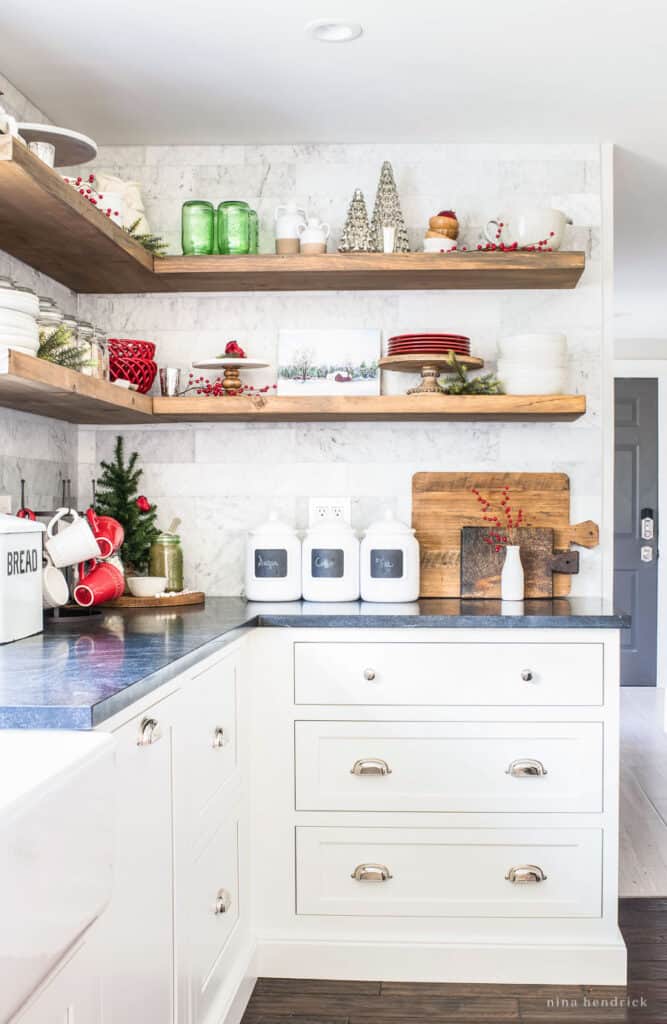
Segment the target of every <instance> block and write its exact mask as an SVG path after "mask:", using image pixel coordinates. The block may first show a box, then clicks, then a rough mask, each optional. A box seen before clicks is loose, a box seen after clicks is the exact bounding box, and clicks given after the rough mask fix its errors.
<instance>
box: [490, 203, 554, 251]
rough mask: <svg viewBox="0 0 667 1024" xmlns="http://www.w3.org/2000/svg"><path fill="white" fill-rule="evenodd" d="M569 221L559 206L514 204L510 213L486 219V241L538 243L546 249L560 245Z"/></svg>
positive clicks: (522, 243)
mask: <svg viewBox="0 0 667 1024" xmlns="http://www.w3.org/2000/svg"><path fill="white" fill-rule="evenodd" d="M571 223H572V221H571V220H570V218H569V217H567V216H566V215H565V214H564V213H563V212H562V211H561V210H551V209H549V208H548V207H545V206H533V207H517V209H516V210H513V211H511V212H509V213H504V214H500V215H499V216H498V217H496V218H495V219H494V220H490V221H488V223H487V224H486V226H485V228H484V235H485V237H486V239H487V241H489V242H492V243H493V244H494V245H501V244H503V245H506V246H507V245H513V244H514V243H515V242H516V243H517V245H518V246H519V247H520V248H525V247H526V246H532V245H534V246H538V245H539V244H540V243H546V245H543V246H542V247H543V248H545V249H553V250H554V251H555V250H556V249H560V247H561V245H562V242H563V235H564V233H565V227H566V225H567V224H571Z"/></svg>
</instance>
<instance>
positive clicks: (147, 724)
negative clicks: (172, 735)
mask: <svg viewBox="0 0 667 1024" xmlns="http://www.w3.org/2000/svg"><path fill="white" fill-rule="evenodd" d="M161 738H162V729H161V728H160V726H159V724H158V722H157V720H156V719H155V718H144V719H143V720H142V722H141V725H140V726H139V735H138V736H137V746H138V747H149V746H150V745H151V743H157V741H158V740H159V739H161Z"/></svg>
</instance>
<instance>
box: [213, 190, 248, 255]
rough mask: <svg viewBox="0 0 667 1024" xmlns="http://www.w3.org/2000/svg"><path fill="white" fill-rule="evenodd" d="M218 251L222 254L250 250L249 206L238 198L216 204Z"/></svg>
mask: <svg viewBox="0 0 667 1024" xmlns="http://www.w3.org/2000/svg"><path fill="white" fill-rule="evenodd" d="M218 252H219V253H221V254H222V255H223V256H227V255H237V256H243V255H245V254H247V253H248V252H250V207H249V206H248V204H247V203H244V202H242V200H240V199H229V200H227V201H226V202H224V203H220V205H219V206H218Z"/></svg>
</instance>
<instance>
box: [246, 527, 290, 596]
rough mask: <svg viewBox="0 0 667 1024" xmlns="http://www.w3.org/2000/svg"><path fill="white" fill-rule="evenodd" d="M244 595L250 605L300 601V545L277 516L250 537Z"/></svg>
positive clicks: (252, 531) (247, 549) (255, 530)
mask: <svg viewBox="0 0 667 1024" xmlns="http://www.w3.org/2000/svg"><path fill="white" fill-rule="evenodd" d="M245 595H246V598H247V599H248V601H298V600H299V598H300V597H301V541H300V540H299V538H298V536H297V533H296V530H294V529H292V527H291V526H288V525H287V523H281V521H280V520H279V519H278V516H277V514H276V513H275V512H272V513H271V515H270V516H269V518H268V520H267V522H265V523H262V524H261V525H260V526H257V527H256V528H255V529H254V530H251V531H250V533H249V534H248V545H247V548H246V573H245Z"/></svg>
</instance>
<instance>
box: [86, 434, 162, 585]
mask: <svg viewBox="0 0 667 1024" xmlns="http://www.w3.org/2000/svg"><path fill="white" fill-rule="evenodd" d="M138 459H139V453H138V452H133V453H132V454H131V455H130V457H129V459H127V461H126V460H125V453H124V450H123V438H122V437H121V436H120V435H118V437H117V438H116V446H115V449H114V457H113V461H112V462H102V463H101V465H102V474H101V476H100V477H99V479H98V481H97V487H96V493H95V511H96V512H97V514H98V515H102V516H111V517H112V519H117V520H118V522H119V523H120V524H121V526H122V527H123V529H124V531H125V540H124V542H123V546H122V547H121V549H120V557H121V561H122V562H123V565H124V567H125V571H126V572H144V571H145V570H146V568H147V566H148V558H149V554H150V547H151V544H152V543H153V541H154V540H156V539H157V536H158V534H159V532H160V531H159V530H158V528H157V527H156V525H155V520H156V519H157V507H156V506H155V505H153V504H151V503H150V502H148V501H146V505H147V510H146V511H143V507H142V506H141V499H140V498H139V495H138V485H139V480H140V479H141V476H142V473H143V470H142V469H141V468H138V467H137V460H138ZM138 501H139V504H138Z"/></svg>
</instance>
